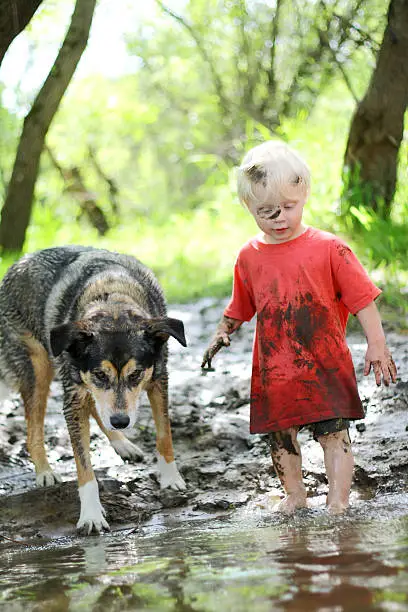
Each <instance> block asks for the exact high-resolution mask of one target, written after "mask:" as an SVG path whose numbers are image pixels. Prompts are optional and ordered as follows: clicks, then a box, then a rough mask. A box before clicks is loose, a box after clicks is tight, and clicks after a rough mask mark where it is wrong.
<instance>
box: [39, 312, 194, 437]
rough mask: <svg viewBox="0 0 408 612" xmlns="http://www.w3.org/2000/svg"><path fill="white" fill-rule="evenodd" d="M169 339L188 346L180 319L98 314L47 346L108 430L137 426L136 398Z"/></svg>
mask: <svg viewBox="0 0 408 612" xmlns="http://www.w3.org/2000/svg"><path fill="white" fill-rule="evenodd" d="M170 336H173V338H175V339H176V340H178V342H180V344H182V345H183V346H187V344H186V339H185V336H184V325H183V322H182V321H180V320H179V319H172V318H169V317H165V318H156V319H146V318H143V317H140V316H134V315H133V314H132V313H123V314H122V315H121V316H120V317H112V316H110V315H105V314H104V313H99V314H98V315H96V316H93V317H91V318H89V319H84V320H82V321H76V322H74V323H65V324H63V325H59V326H57V327H54V328H53V329H52V330H51V337H50V344H51V350H52V353H53V355H54V356H55V357H58V356H59V355H61V354H62V353H63V352H65V354H66V356H67V358H68V361H69V364H70V372H71V376H72V379H73V381H74V382H76V383H79V384H82V385H85V387H86V388H87V389H88V390H89V391H90V393H91V394H92V396H93V398H94V400H95V406H96V410H97V412H98V414H99V417H100V419H101V421H102V423H103V425H104V426H105V427H106V429H125V428H127V427H132V426H133V425H134V424H135V421H136V411H137V405H138V399H139V396H140V393H141V391H142V390H143V389H144V388H145V387H146V386H147V384H148V383H149V381H150V380H151V378H152V375H153V371H154V369H155V368H160V361H161V359H162V358H163V345H164V344H165V342H167V340H168V338H169V337H170Z"/></svg>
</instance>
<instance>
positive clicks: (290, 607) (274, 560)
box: [0, 496, 408, 612]
mask: <svg viewBox="0 0 408 612" xmlns="http://www.w3.org/2000/svg"><path fill="white" fill-rule="evenodd" d="M402 497H403V496H400V498H402ZM404 500H405V504H403V502H404ZM394 501H395V504H392V503H391V502H390V500H388V501H387V504H386V508H387V512H385V513H383V515H381V512H380V510H379V509H378V508H377V510H376V511H375V512H374V514H377V516H376V517H375V518H373V517H371V518H367V516H365V517H364V515H365V514H368V515H369V514H370V513H369V512H368V513H367V512H365V510H364V509H367V508H369V506H368V505H366V506H364V505H363V507H362V508H363V510H362V511H361V512H360V513H359V512H357V513H355V514H354V515H351V516H348V517H343V518H330V517H327V516H326V515H325V514H324V513H323V512H317V511H309V512H308V511H305V512H303V514H302V513H300V514H299V515H298V516H296V517H295V518H293V519H289V520H282V519H276V518H273V517H271V516H268V515H267V514H264V515H262V516H259V515H256V514H252V515H251V513H249V512H246V513H245V512H243V513H242V514H241V515H237V514H235V515H233V516H231V517H230V518H229V519H227V520H226V521H223V520H219V519H212V518H208V519H207V520H202V521H195V522H190V523H189V522H184V523H183V524H181V525H180V524H178V523H174V522H172V521H171V520H170V522H169V523H168V524H167V525H165V524H162V525H159V526H158V525H157V524H156V525H155V524H153V523H152V524H151V525H150V526H149V525H148V526H147V527H145V528H144V529H143V531H142V532H141V533H139V534H131V533H130V532H125V531H124V532H118V533H117V534H112V535H110V536H105V537H96V538H90V539H85V538H84V539H75V540H64V541H58V542H54V543H52V544H49V545H47V546H44V547H32V548H29V549H24V550H21V549H20V550H16V549H15V548H13V549H10V548H8V549H4V550H3V551H2V554H1V557H0V609H4V610H12V611H14V610H23V609H24V610H25V611H29V610H33V611H34V610H35V611H36V612H37V611H43V610H44V611H47V612H48V611H50V610H52V611H54V610H55V611H56V612H57V611H65V610H67V611H81V610H92V611H95V612H102V611H109V612H110V611H116V610H117V611H122V610H157V611H166V610H169V611H174V612H207V611H208V612H210V611H211V612H214V611H215V612H221V611H222V612H228V611H230V610H231V612H232V611H234V612H241V611H242V612H248V610H253V611H254V612H263V611H264V610H265V611H266V610H268V611H270V610H276V611H280V610H287V611H293V612H294V611H299V612H300V611H301V612H308V611H309V610H310V611H311V610H320V611H322V612H325V611H332V612H336V611H337V610H339V611H343V610H344V611H350V612H351V611H355V612H362V611H365V610H373V611H374V610H393V611H394V610H396V611H399V610H408V517H407V516H405V515H404V514H401V513H400V512H394V514H390V513H389V508H390V507H394V509H395V508H397V509H399V508H401V507H402V506H403V505H405V508H406V501H407V496H405V497H404V499H398V500H397V499H395V500H394Z"/></svg>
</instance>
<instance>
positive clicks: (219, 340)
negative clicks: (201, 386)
mask: <svg viewBox="0 0 408 612" xmlns="http://www.w3.org/2000/svg"><path fill="white" fill-rule="evenodd" d="M230 344H231V341H230V339H229V336H228V334H222V336H217V337H216V338H214V340H213V341H212V342H211V344H210V346H209V347H208V349H207V350H206V351H205V353H204V356H203V362H202V364H201V367H202V368H205V367H206V366H207V368H208V369H209V370H210V369H211V361H212V358H213V357H214V355H215V354H216V353H218V351H219V350H220V349H221V348H222V347H223V346H229V345H230Z"/></svg>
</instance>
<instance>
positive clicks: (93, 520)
mask: <svg viewBox="0 0 408 612" xmlns="http://www.w3.org/2000/svg"><path fill="white" fill-rule="evenodd" d="M101 507H102V506H101ZM77 531H78V533H79V534H81V535H90V534H91V533H101V531H110V527H109V524H108V522H107V520H106V519H105V517H104V516H103V512H97V513H96V514H92V515H91V514H90V513H89V512H84V515H83V516H82V510H81V516H80V517H79V521H78V522H77Z"/></svg>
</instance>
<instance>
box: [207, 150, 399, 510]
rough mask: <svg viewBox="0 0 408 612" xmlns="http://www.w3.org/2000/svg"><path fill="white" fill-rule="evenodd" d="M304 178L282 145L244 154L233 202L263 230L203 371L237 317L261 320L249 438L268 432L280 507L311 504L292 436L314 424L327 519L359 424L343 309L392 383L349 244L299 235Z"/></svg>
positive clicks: (349, 470)
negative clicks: (325, 481) (351, 425)
mask: <svg viewBox="0 0 408 612" xmlns="http://www.w3.org/2000/svg"><path fill="white" fill-rule="evenodd" d="M309 191H310V172H309V169H308V167H307V165H306V164H305V162H304V161H303V160H302V159H301V158H300V157H299V155H298V154H297V153H295V152H294V151H293V150H291V149H290V148H289V147H288V146H286V145H285V144H284V143H282V142H279V141H268V142H265V143H263V144H261V145H259V146H257V147H255V148H253V149H252V150H250V151H249V153H247V155H246V156H245V157H244V159H243V162H242V165H241V166H240V168H239V170H238V195H239V198H240V200H241V202H242V203H243V204H244V205H245V206H246V207H247V209H248V210H249V212H250V213H251V215H252V216H253V217H254V219H255V222H256V224H257V225H258V227H259V229H260V230H261V232H260V233H259V234H258V235H257V236H256V237H255V238H252V239H250V240H249V241H248V242H247V243H246V244H245V245H244V246H243V247H242V248H241V250H240V252H239V254H238V258H237V261H236V263H235V268H234V283H233V292H232V298H231V301H230V303H229V304H228V306H227V308H226V309H225V311H224V316H223V318H222V319H221V321H220V323H219V325H218V327H217V330H216V333H215V336H214V338H213V340H212V341H211V343H210V346H209V348H208V349H207V351H206V352H205V354H204V357H203V362H202V367H205V366H206V365H207V366H208V367H211V360H212V358H213V357H214V355H215V354H216V353H217V351H219V349H220V348H221V347H222V346H229V345H230V335H231V334H232V333H233V332H234V331H235V330H237V329H238V328H239V327H240V326H241V325H242V323H243V322H244V321H249V320H250V319H252V317H253V316H254V315H255V314H257V325H256V333H255V340H254V348H253V365H252V382H251V416H250V431H251V433H267V434H268V440H269V446H270V449H271V456H272V461H273V465H274V467H275V470H276V473H277V475H278V477H279V479H280V481H281V484H282V486H283V489H284V491H285V494H286V496H285V498H284V499H283V500H282V501H281V502H280V504H279V506H278V510H280V511H282V512H285V513H292V512H293V511H294V510H295V509H296V508H302V507H305V506H306V488H305V486H304V484H303V480H302V460H301V452H300V447H299V443H298V441H297V433H298V431H299V429H301V428H302V427H303V426H305V425H307V426H310V427H311V428H312V430H313V434H314V438H315V440H317V441H318V442H319V443H320V444H321V446H322V447H323V451H324V461H325V467H326V473H327V478H328V482H329V492H328V496H327V508H328V510H329V512H330V513H333V514H337V513H341V512H343V511H344V510H345V509H346V508H347V507H348V505H349V495H350V488H351V481H352V475H353V467H354V459H353V454H352V450H351V443H350V437H349V432H348V429H349V421H350V420H352V419H361V418H363V417H364V411H363V408H362V404H361V400H360V398H359V395H358V391H357V383H356V376H355V372H354V367H353V363H352V359H351V354H350V350H349V348H348V346H347V343H346V338H345V335H346V323H347V318H348V316H349V313H352V314H353V315H356V316H357V318H358V319H359V321H360V323H361V325H362V327H363V330H364V332H365V335H366V337H367V343H368V348H367V353H366V358H365V368H364V375H368V374H369V372H370V370H371V369H373V371H374V375H375V380H376V383H377V385H381V382H382V381H383V382H384V384H385V385H389V383H390V381H391V380H392V381H393V382H395V381H396V377H397V371H396V367H395V364H394V362H393V359H392V357H391V354H390V351H389V349H388V348H387V345H386V341H385V337H384V332H383V329H382V325H381V319H380V315H379V313H378V310H377V307H376V305H375V303H374V300H375V299H376V298H377V297H378V295H379V294H380V293H381V291H380V289H378V288H377V287H376V286H375V285H374V284H373V283H372V282H371V280H370V279H369V278H368V276H367V274H366V272H365V270H364V269H363V267H362V265H361V264H360V263H359V261H358V260H357V258H356V257H355V255H354V254H353V253H352V252H351V250H350V249H349V248H348V246H347V245H346V244H345V243H344V242H343V241H342V240H340V239H339V238H337V237H336V236H334V235H333V234H330V233H328V232H324V231H320V230H317V229H314V228H312V227H306V226H305V225H304V224H303V222H302V215H303V207H304V205H305V203H306V200H307V198H308V196H309Z"/></svg>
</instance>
